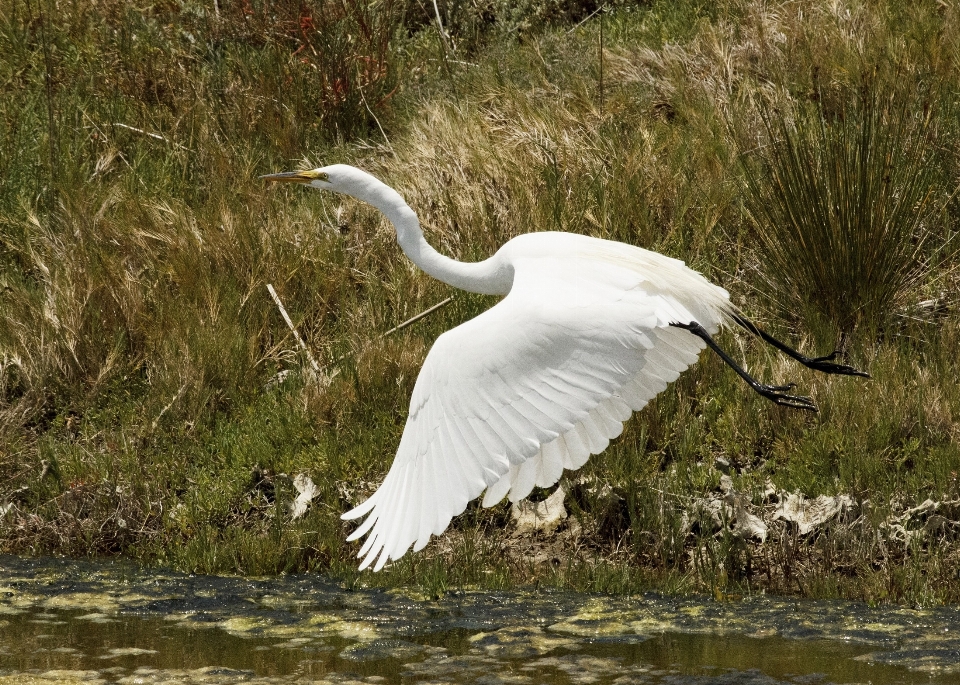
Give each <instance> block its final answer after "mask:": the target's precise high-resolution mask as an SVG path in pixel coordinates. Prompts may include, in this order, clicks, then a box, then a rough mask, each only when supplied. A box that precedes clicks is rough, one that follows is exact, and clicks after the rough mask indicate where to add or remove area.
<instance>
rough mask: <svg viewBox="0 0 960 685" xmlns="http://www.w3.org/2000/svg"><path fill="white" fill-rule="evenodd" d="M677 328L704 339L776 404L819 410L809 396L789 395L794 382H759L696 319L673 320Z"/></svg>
mask: <svg viewBox="0 0 960 685" xmlns="http://www.w3.org/2000/svg"><path fill="white" fill-rule="evenodd" d="M670 325H671V326H674V327H676V328H682V329H684V330H687V331H690V332H691V333H693V334H694V335H695V336H697V337H698V338H700V339H701V340H703V341H704V342H705V343H707V345H709V346H710V349H712V350H713V351H714V352H716V353H717V354H718V355H719V356H720V358H721V359H722V360H723V361H725V362H726V363H727V364H728V365H729V366H730V368H732V369H733V370H734V371H736V372H737V375H738V376H740V378H742V379H743V380H745V381H746V382H747V385H749V386H750V387H751V388H753V389H754V390H755V391H756V392H758V393H760V394H761V395H762V396H764V397H766V398H767V399H768V400H770V401H771V402H773V403H775V404H779V405H780V406H781V407H791V408H793V409H803V410H804V411H812V412H816V411H819V410H818V409H817V405H816V404H815V403H814V401H813V400H812V399H811V398H809V397H803V396H802V395H789V394H787V392H786V391H787V390H792V389H793V388H795V387H797V386H796V384H794V383H789V384H787V385H765V384H764V383H760V382H758V381H757V380H756V379H754V378H753V376H751V375H750V374H748V373H747V372H746V371H744V370H743V368H741V367H740V365H738V364H737V363H736V362H735V361H733V359H731V358H730V357H729V356H728V355H727V353H726V352H724V351H723V350H722V349H720V346H719V345H717V343H716V342H715V341H714V339H713V338H712V337H710V334H709V333H707V330H706V329H705V328H704V327H703V326H701V325H700V324H699V323H697V322H696V321H692V322H690V323H676V322H672V323H671V324H670Z"/></svg>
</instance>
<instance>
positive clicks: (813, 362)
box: [795, 350, 870, 378]
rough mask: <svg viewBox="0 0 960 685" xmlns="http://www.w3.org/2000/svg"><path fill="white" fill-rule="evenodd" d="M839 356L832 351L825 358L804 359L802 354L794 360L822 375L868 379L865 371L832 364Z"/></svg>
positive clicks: (868, 376)
mask: <svg viewBox="0 0 960 685" xmlns="http://www.w3.org/2000/svg"><path fill="white" fill-rule="evenodd" d="M838 354H840V353H839V352H838V351H837V350H834V351H833V352H832V353H830V354H828V355H827V356H826V357H813V358H811V357H804V356H803V355H802V354H801V355H798V356H797V357H795V359H796V360H797V361H798V362H800V363H801V364H803V365H804V366H806V367H807V368H808V369H813V370H815V371H823V372H824V373H835V374H838V375H840V376H860V377H861V378H870V374H869V373H867V372H866V371H860V370H859V369H855V368H853V367H852V366H847V365H846V364H834V363H833V360H834V359H836V358H837V355H838Z"/></svg>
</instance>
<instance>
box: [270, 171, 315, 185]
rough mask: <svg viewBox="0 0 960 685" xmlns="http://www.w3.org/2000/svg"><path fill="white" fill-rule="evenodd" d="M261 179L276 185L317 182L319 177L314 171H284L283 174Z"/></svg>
mask: <svg viewBox="0 0 960 685" xmlns="http://www.w3.org/2000/svg"><path fill="white" fill-rule="evenodd" d="M260 178H262V179H263V180H264V181H273V182H274V183H310V181H314V180H316V178H317V175H316V174H315V173H314V172H312V171H284V172H283V173H282V174H265V175H263V176H261V177H260Z"/></svg>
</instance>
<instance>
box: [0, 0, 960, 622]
mask: <svg viewBox="0 0 960 685" xmlns="http://www.w3.org/2000/svg"><path fill="white" fill-rule="evenodd" d="M438 8H439V10H440V23H442V28H441V27H440V24H438V20H437V16H436V15H435V13H434V12H433V4H432V3H422V4H421V3H419V2H404V1H403V0H385V1H383V2H378V3H350V2H344V3H339V2H325V1H321V0H316V1H315V2H305V3H301V4H298V5H296V6H294V5H293V4H288V3H278V4H274V3H268V2H244V3H239V2H238V3H226V2H220V3H200V2H194V1H193V0H177V1H176V2H166V3H146V2H145V3H140V4H139V5H138V6H136V7H134V6H133V5H131V4H129V3H125V2H99V3H93V2H86V1H85V0H79V1H78V2H73V3H54V2H51V1H48V0H41V2H39V3H25V2H20V1H19V0H13V1H12V2H7V3H5V4H4V5H3V6H2V7H0V54H2V55H3V58H2V60H0V84H2V85H0V88H2V91H3V95H4V97H3V98H0V145H2V152H0V174H2V178H3V183H2V184H0V309H2V312H3V316H2V318H0V550H3V551H8V552H16V553H23V554H49V553H53V554H68V555H75V556H97V555H116V554H122V555H126V556H129V557H132V558H135V559H138V560H141V561H144V562H148V563H159V564H166V565H170V566H172V567H175V568H178V569H181V570H185V571H191V572H201V573H210V572H227V573H240V574H270V573H279V572H284V571H304V570H310V571H317V572H321V573H324V574H328V575H330V576H331V577H334V578H337V579H340V580H342V581H344V582H346V583H348V584H356V585H414V586H418V587H420V588H422V589H424V590H425V591H426V592H428V593H432V594H442V593H443V592H444V591H445V590H447V589H449V588H452V587H463V586H470V587H482V588H503V587H508V586H513V585H517V584H526V583H538V584H541V585H555V586H561V587H566V588H571V589H578V590H597V591H605V592H634V591H638V590H643V589H649V588H655V589H658V590H661V591H669V592H685V591H710V592H713V593H715V594H716V595H717V596H720V597H723V596H727V595H730V594H739V593H753V592H758V591H761V590H765V591H772V592H780V593H798V594H804V595H812V596H816V597H847V598H859V599H866V600H868V601H873V602H884V601H894V602H914V603H922V604H936V603H943V602H954V601H957V600H958V599H960V579H958V576H957V573H956V569H957V567H958V565H960V538H958V532H960V484H958V472H960V429H958V426H960V424H958V412H960V388H958V385H957V378H958V359H960V354H958V353H960V327H958V324H960V310H958V297H957V287H958V284H960V283H958V281H960V279H958V275H957V272H956V268H955V267H956V264H957V258H956V250H957V248H958V243H957V240H956V239H955V236H956V232H957V229H958V215H960V204H958V199H957V197H956V195H955V191H956V189H957V186H958V185H960V155H958V147H957V141H958V140H960V136H958V135H957V134H958V133H960V114H958V113H960V109H958V107H957V104H956V101H957V98H958V91H957V85H956V84H957V83H958V82H960V80H958V78H957V76H958V64H957V60H958V55H960V12H958V9H957V8H956V7H955V6H954V5H952V4H948V3H937V2H932V1H931V2H920V3H914V4H911V5H909V6H905V5H903V4H901V3H894V2H884V1H880V0H876V1H870V2H855V1H854V2H831V3H820V2H807V1H803V0H801V1H798V2H788V3H784V4H778V5H775V6H774V5H770V4H768V3H765V2H761V1H760V0H727V1H725V2H720V3H711V4H700V3H697V2H692V1H689V2H688V1H675V0H671V1H669V2H667V1H662V2H661V1H659V0H653V1H651V2H647V3H631V2H626V1H625V0H624V1H623V2H611V3H609V4H608V7H607V8H606V10H605V11H601V12H597V11H595V10H597V6H596V5H594V4H591V3H578V2H556V1H554V0H544V1H542V2H538V1H537V0H530V1H529V2H524V3H506V2H498V1H497V0H488V1H486V2H478V3H446V2H439V3H438ZM330 162H346V163H350V164H354V165H356V166H359V167H361V168H364V169H366V170H368V171H370V172H372V173H374V174H376V175H378V176H380V177H381V178H382V179H383V180H384V181H386V182H387V183H389V184H390V185H392V186H394V187H396V188H398V189H399V190H400V191H401V193H402V194H403V195H404V197H405V198H406V200H407V201H408V202H409V203H410V205H411V206H412V207H414V208H415V209H416V210H417V212H418V213H419V215H420V217H421V220H422V222H423V224H424V228H425V232H426V235H427V238H428V240H429V241H430V242H431V243H432V244H433V245H435V246H436V247H437V248H438V249H439V250H441V251H442V252H444V253H446V254H448V255H450V256H453V257H456V258H458V259H463V260H472V259H480V258H483V257H486V256H488V255H490V254H492V253H493V252H494V251H495V250H496V248H497V247H499V246H500V245H501V244H502V243H503V242H505V241H506V240H508V239H509V238H511V237H513V236H514V235H517V234H518V233H522V232H526V231H535V230H565V231H573V232H582V233H588V234H591V235H596V236H601V237H606V238H612V239H616V240H622V241H625V242H629V243H632V244H636V245H640V246H642V247H647V248H651V249H655V250H658V251H661V252H664V253H666V254H669V255H671V256H674V257H678V258H681V259H683V260H685V261H686V262H687V263H688V264H690V265H692V266H693V267H694V268H696V269H698V270H700V271H702V272H703V273H704V274H705V275H707V276H708V277H709V278H711V279H713V280H715V281H716V282H719V283H721V284H723V285H724V286H725V287H726V288H727V289H728V290H730V292H731V293H732V294H733V299H734V301H735V302H736V303H737V304H738V305H739V306H741V307H742V308H743V310H744V311H745V312H746V313H747V314H748V315H750V316H751V317H752V318H753V319H754V320H756V321H757V322H758V323H760V324H761V325H763V326H764V327H765V328H766V329H768V330H769V331H771V332H772V333H774V334H776V335H778V337H781V338H783V339H788V340H791V341H793V342H795V343H796V344H797V345H799V347H800V348H801V349H803V350H804V351H806V352H816V353H827V352H830V351H831V350H832V349H833V348H834V347H838V348H839V349H840V350H841V352H842V353H843V354H844V355H845V356H846V358H847V359H848V360H849V362H850V363H852V364H854V365H855V366H858V367H860V368H866V369H867V370H869V372H870V373H871V374H872V376H873V379H872V380H871V381H867V382H863V381H861V380H860V379H850V378H845V377H822V376H816V375H814V374H813V373H812V372H807V371H806V370H804V369H802V368H800V367H798V366H796V365H794V364H792V363H789V360H785V359H783V358H779V357H776V356H774V355H772V354H770V353H768V352H766V351H765V350H764V349H763V347H762V345H759V344H755V343H754V341H752V340H751V339H750V338H749V337H744V336H740V337H737V338H735V337H733V336H732V335H724V336H722V343H723V344H724V345H725V346H726V347H727V348H728V349H730V350H732V351H734V352H735V353H736V356H738V357H740V358H742V359H744V360H745V362H746V364H747V366H748V367H749V368H750V369H751V370H752V371H753V372H754V373H755V374H757V375H759V376H760V377H761V378H763V379H764V380H766V381H776V382H784V381H793V382H796V383H797V384H798V385H799V387H800V388H802V389H803V390H804V394H807V393H809V394H811V395H812V396H813V397H814V398H815V400H816V401H817V403H818V405H819V407H820V410H821V411H820V413H819V414H817V415H810V414H808V413H807V412H795V411H790V410H788V409H783V408H778V407H775V406H772V405H771V404H770V403H768V402H766V401H765V400H763V399H762V398H759V397H757V396H755V395H754V394H753V393H752V392H751V391H750V390H749V388H747V387H746V386H745V385H743V384H742V382H741V381H740V379H738V378H737V377H736V376H735V375H734V374H732V373H731V372H730V371H729V370H728V369H727V368H726V367H724V365H723V364H722V363H721V362H720V361H719V360H717V359H715V358H714V357H712V356H710V355H704V356H703V358H702V360H701V361H700V362H699V363H698V364H697V365H696V366H695V367H694V368H692V369H690V370H689V371H687V372H686V373H685V374H683V375H682V376H681V378H680V379H679V380H678V381H677V382H676V383H675V384H674V385H672V386H670V388H668V390H667V391H665V392H664V393H662V394H661V395H660V396H659V397H658V398H657V399H656V400H655V401H653V402H651V404H650V405H649V406H648V407H647V408H646V409H644V410H643V411H642V412H640V413H639V414H638V415H636V416H635V417H634V418H633V419H632V420H631V421H630V422H629V423H628V425H627V428H626V430H625V431H624V434H623V435H622V436H621V437H620V438H619V439H618V440H617V441H616V442H615V443H614V444H612V445H611V447H610V448H608V449H607V451H606V452H605V453H603V454H602V455H599V456H598V457H595V458H592V459H591V461H590V462H589V463H588V464H587V465H586V466H585V467H584V468H583V469H582V470H581V471H580V472H578V473H576V474H569V478H568V479H567V480H566V481H565V482H564V483H563V485H564V488H565V489H566V491H567V492H568V493H569V494H568V496H567V499H566V502H565V504H566V508H567V510H568V511H569V513H570V514H571V516H570V517H568V519H566V522H565V523H564V524H563V526H562V527H561V529H560V530H559V531H558V532H557V533H556V535H557V536H561V537H553V538H549V539H544V538H542V537H541V538H537V539H532V540H519V541H518V540H517V539H516V538H513V537H511V528H510V524H509V521H510V511H509V508H508V507H507V505H499V506H498V507H494V508H493V509H490V510H482V509H479V508H470V509H468V511H467V513H466V514H464V515H463V516H462V517H459V518H458V519H456V521H455V524H454V526H453V527H452V529H451V530H450V531H448V533H447V534H446V535H445V536H443V537H442V538H440V539H439V540H437V541H435V542H434V543H432V544H431V545H430V546H429V547H428V548H427V549H426V550H424V551H423V552H422V553H420V554H417V555H414V556H408V557H406V558H405V559H403V560H401V561H400V562H398V563H396V564H393V565H392V566H391V567H390V568H388V569H387V570H385V571H384V572H382V573H380V574H378V575H372V574H367V573H364V574H357V573H356V572H355V571H354V569H355V567H356V562H355V560H354V559H353V553H354V547H353V546H352V545H349V544H347V543H345V542H344V537H345V533H346V532H347V531H348V530H349V528H348V527H347V526H345V524H343V523H342V522H341V521H340V520H339V514H340V513H341V512H343V511H344V510H346V509H347V508H349V506H350V505H351V504H355V503H356V502H358V501H359V499H361V498H362V497H364V496H366V495H368V494H370V493H371V492H372V491H373V488H374V487H375V485H376V484H377V483H378V482H379V481H380V479H381V478H382V476H383V474H384V473H385V472H386V469H387V468H388V466H389V464H390V462H391V460H392V457H393V451H394V449H395V446H396V444H397V442H398V440H399V435H400V432H401V430H402V427H403V421H404V418H405V414H406V408H407V402H408V400H409V396H410V392H411V390H412V387H413V383H414V380H415V378H416V375H417V371H418V369H419V365H420V363H421V362H422V360H423V358H424V355H425V354H426V351H427V350H428V349H429V346H430V344H431V343H432V341H433V340H434V339H435V338H436V337H437V336H438V335H439V334H440V333H441V332H442V331H444V330H446V329H448V328H450V327H453V326H455V325H457V324H458V323H460V322H462V321H463V320H465V319H467V318H469V317H472V316H475V315H476V314H478V313H479V312H480V311H482V310H483V309H484V308H486V307H488V306H490V305H491V304H492V303H493V300H492V299H491V298H485V297H481V296H475V295H469V294H465V293H460V292H453V291H452V290H451V289H449V288H448V287H447V286H444V285H443V284H440V283H438V282H436V281H434V280H432V279H430V278H429V277H427V276H425V275H424V274H422V273H419V272H417V271H416V270H415V269H413V268H412V267H411V266H410V265H409V263H408V262H407V261H406V260H405V259H404V258H403V256H402V255H401V253H400V251H399V249H398V248H397V246H396V244H395V239H394V235H393V232H392V230H391V229H390V227H389V226H388V225H387V224H386V223H385V221H384V220H383V218H382V217H381V216H380V215H379V214H378V213H377V212H376V211H375V210H373V209H372V208H370V207H366V206H363V205H361V204H359V203H356V202H353V201H350V200H345V199H342V198H336V197H329V196H328V197H324V196H322V195H321V194H319V193H309V192H302V191H300V190H299V189H289V190H286V189H285V190H280V191H278V190H277V189H275V188H267V187H264V186H263V184H261V183H260V182H258V181H257V176H258V175H259V174H262V173H269V172H274V171H281V170H286V169H291V168H296V167H299V166H301V165H308V166H319V165H321V164H324V163H330ZM268 283H269V284H272V285H273V286H274V287H275V289H276V291H277V293H278V294H279V296H280V298H281V299H282V301H283V303H284V305H285V307H286V309H287V310H288V311H289V313H290V315H291V317H292V319H293V321H294V323H295V325H296V327H297V329H298V330H299V332H300V334H301V335H302V336H303V338H304V340H305V341H306V343H307V344H308V346H309V347H310V349H311V350H312V353H313V355H314V356H315V357H316V359H317V360H318V362H319V364H320V366H322V367H323V370H322V372H321V373H320V374H316V373H315V372H313V371H312V369H311V364H310V362H309V360H308V359H307V358H306V357H305V356H304V355H303V353H302V351H301V350H300V348H299V347H298V345H297V343H296V342H295V340H294V338H293V336H292V334H291V333H290V331H289V329H288V327H287V325H286V324H285V322H284V320H283V318H282V317H281V315H280V313H279V311H278V309H277V307H276V305H275V303H274V301H273V299H272V298H271V297H270V294H269V293H268V291H267V287H266V286H267V284H268ZM449 296H452V297H453V301H452V303H451V304H450V305H448V306H446V307H444V308H441V309H439V310H437V311H436V312H435V313H433V314H431V315H430V316H428V317H426V318H424V319H422V320H421V321H419V322H417V323H416V324H414V325H412V326H408V327H406V328H404V329H402V330H401V331H398V332H396V333H393V334H391V335H387V336H383V335H382V334H383V333H385V332H386V331H388V330H389V329H391V328H392V327H394V326H395V325H396V324H398V323H400V322H402V321H404V320H406V319H408V318H409V317H411V316H413V315H414V314H416V313H418V312H420V311H423V310H425V309H427V308H428V307H430V306H432V305H434V304H436V303H438V302H440V301H442V300H443V299H445V298H447V297H449ZM301 473H304V474H308V475H309V476H310V478H312V480H313V482H314V483H316V487H317V495H316V497H315V498H314V499H313V501H312V505H311V508H310V510H309V512H308V513H307V514H306V515H305V516H303V517H301V518H299V519H297V520H295V521H292V520H291V517H290V516H289V514H288V509H287V506H286V505H287V503H288V502H290V501H291V500H292V499H293V498H294V497H295V495H296V491H295V488H294V486H293V477H294V476H295V475H298V474H301ZM723 478H726V479H727V480H723ZM731 493H733V494H731ZM548 494H549V493H546V492H543V493H537V496H538V498H541V499H542V498H545V497H546V496H547V495H548ZM790 495H802V496H803V497H804V498H806V499H808V500H813V499H815V498H817V497H820V496H823V497H824V498H836V497H839V496H845V497H847V498H848V499H849V505H844V506H843V507H841V508H839V509H837V511H836V512H835V515H833V516H831V517H829V518H828V519H825V520H824V521H822V522H821V523H820V524H819V525H817V526H815V527H813V528H812V529H809V530H806V532H801V530H802V527H801V525H800V524H799V523H797V521H796V520H791V519H789V517H786V518H784V517H776V516H773V514H774V513H775V511H776V510H777V509H778V507H779V508H781V509H782V507H781V504H783V503H784V502H785V501H786V500H787V498H788V497H789V496H790ZM721 500H722V501H721ZM927 500H929V503H928V504H924V503H925V502H926V501H927ZM715 501H721V504H719V505H713V504H709V503H710V502H715ZM824 501H825V500H824ZM832 501H836V500H832ZM845 501H846V500H845ZM705 503H706V504H705ZM921 505H922V506H921ZM741 511H743V512H746V513H750V514H751V515H755V516H757V517H758V518H761V519H763V520H764V521H765V525H766V526H767V531H766V534H765V535H764V536H763V539H762V540H761V539H760V537H758V536H757V535H755V534H753V533H750V532H749V531H747V532H745V530H744V528H743V526H739V525H737V521H736V520H737V518H738V515H737V514H738V512H741ZM763 512H766V514H764V513H763ZM911 512H912V513H911ZM741 518H744V517H741ZM558 541H560V542H559V543H558ZM558 544H559V547H558ZM531 550H537V551H536V553H533V552H532V551H531ZM557 550H562V552H563V553H562V554H559V553H556V551H557Z"/></svg>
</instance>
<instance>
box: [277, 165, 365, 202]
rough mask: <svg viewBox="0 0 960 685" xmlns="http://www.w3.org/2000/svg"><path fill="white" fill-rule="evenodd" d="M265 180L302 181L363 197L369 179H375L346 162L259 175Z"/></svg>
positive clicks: (317, 186)
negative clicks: (303, 169)
mask: <svg viewBox="0 0 960 685" xmlns="http://www.w3.org/2000/svg"><path fill="white" fill-rule="evenodd" d="M260 178H262V179H263V180H265V181H273V182H274V183H302V184H303V185H307V186H310V187H311V188H319V189H320V190H332V191H333V192H336V193H344V194H346V195H352V196H353V197H363V196H364V194H365V193H364V190H366V189H367V188H368V187H369V186H370V184H371V181H375V179H374V178H373V177H372V176H370V175H369V174H367V173H366V172H363V171H360V170H359V169H356V168H354V167H352V166H349V165H347V164H331V165H330V166H325V167H320V168H319V169H309V170H307V171H287V172H284V173H282V174H267V175H265V176H261V177H260Z"/></svg>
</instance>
